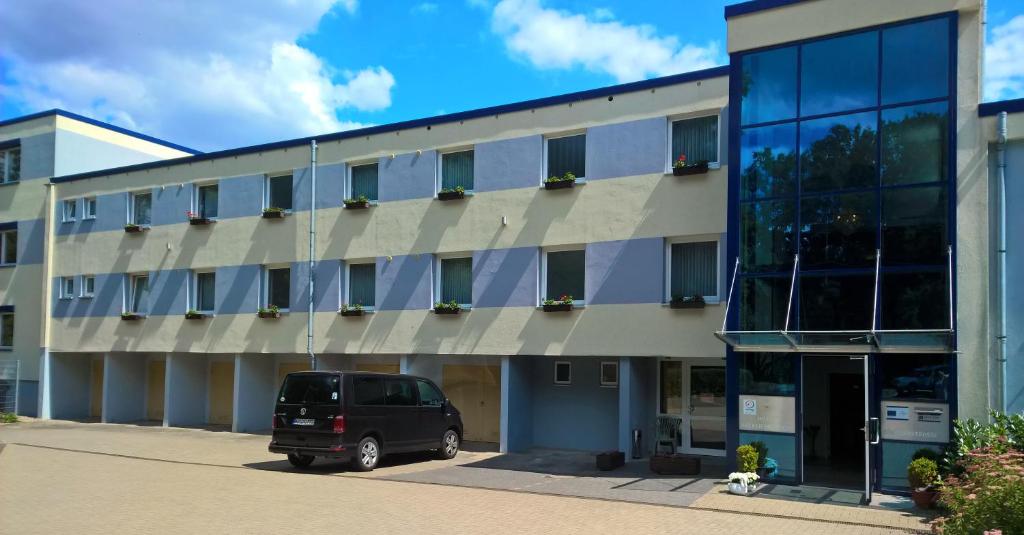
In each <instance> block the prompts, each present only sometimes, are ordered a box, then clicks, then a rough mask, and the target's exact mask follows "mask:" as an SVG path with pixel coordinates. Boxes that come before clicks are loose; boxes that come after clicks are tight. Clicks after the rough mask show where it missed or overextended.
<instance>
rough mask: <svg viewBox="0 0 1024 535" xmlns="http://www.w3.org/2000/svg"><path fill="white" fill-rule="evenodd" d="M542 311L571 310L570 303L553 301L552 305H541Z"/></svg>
mask: <svg viewBox="0 0 1024 535" xmlns="http://www.w3.org/2000/svg"><path fill="white" fill-rule="evenodd" d="M542 306H543V307H544V312H568V311H570V310H572V304H571V303H555V304H553V305H542Z"/></svg>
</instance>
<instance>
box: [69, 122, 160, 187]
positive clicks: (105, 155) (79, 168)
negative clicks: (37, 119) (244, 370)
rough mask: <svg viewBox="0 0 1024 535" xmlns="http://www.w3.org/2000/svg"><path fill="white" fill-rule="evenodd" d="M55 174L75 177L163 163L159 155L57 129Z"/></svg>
mask: <svg viewBox="0 0 1024 535" xmlns="http://www.w3.org/2000/svg"><path fill="white" fill-rule="evenodd" d="M56 145H57V154H56V156H57V157H56V159H55V163H54V175H56V176H62V175H73V174H75V173H84V172H86V171H95V170H97V169H110V168H114V167H122V166H125V165H133V164H137V163H145V162H152V161H154V160H159V159H160V158H157V157H155V156H152V155H150V154H146V153H144V152H139V151H136V150H132V149H130V148H127V147H123V146H121V145H115V144H113V143H108V142H106V141H103V140H100V139H96V138H93V137H89V136H83V135H82V134H78V133H75V132H70V131H68V130H63V129H60V130H57V134H56Z"/></svg>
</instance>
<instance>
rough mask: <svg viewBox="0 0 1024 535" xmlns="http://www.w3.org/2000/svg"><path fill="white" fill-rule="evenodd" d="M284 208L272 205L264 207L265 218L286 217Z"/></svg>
mask: <svg viewBox="0 0 1024 535" xmlns="http://www.w3.org/2000/svg"><path fill="white" fill-rule="evenodd" d="M284 216H285V211H284V208H278V207H276V206H270V207H267V208H264V209H263V219H284Z"/></svg>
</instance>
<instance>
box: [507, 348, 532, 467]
mask: <svg viewBox="0 0 1024 535" xmlns="http://www.w3.org/2000/svg"><path fill="white" fill-rule="evenodd" d="M532 370H533V359H532V358H531V357H503V358H502V359H501V444H500V447H501V452H502V453H514V452H517V451H525V450H528V449H530V448H532V447H533V388H532V382H531V381H532V373H531V372H532Z"/></svg>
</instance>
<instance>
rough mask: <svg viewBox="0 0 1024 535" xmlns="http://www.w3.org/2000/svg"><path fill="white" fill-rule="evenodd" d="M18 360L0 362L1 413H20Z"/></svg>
mask: <svg viewBox="0 0 1024 535" xmlns="http://www.w3.org/2000/svg"><path fill="white" fill-rule="evenodd" d="M20 364H21V363H20V362H19V361H17V360H0V413H3V412H9V413H13V414H17V413H18V373H19V372H20V369H19V365H20Z"/></svg>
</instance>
